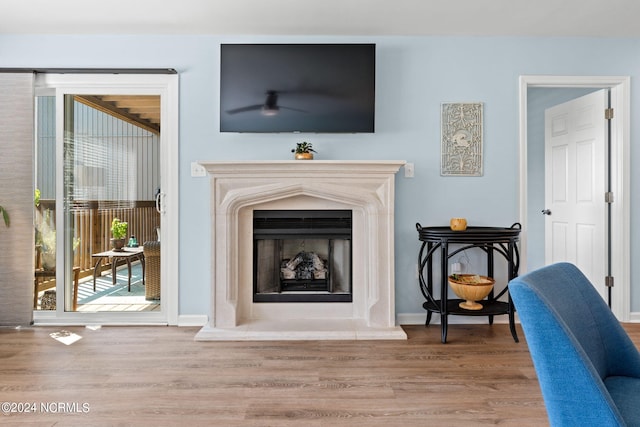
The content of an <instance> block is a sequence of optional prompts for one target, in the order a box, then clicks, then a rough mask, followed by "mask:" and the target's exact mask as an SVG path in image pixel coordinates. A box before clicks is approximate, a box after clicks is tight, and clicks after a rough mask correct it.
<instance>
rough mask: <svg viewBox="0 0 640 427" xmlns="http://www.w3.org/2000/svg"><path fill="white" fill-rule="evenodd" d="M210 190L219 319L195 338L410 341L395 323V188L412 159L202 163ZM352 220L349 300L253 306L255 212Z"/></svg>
mask: <svg viewBox="0 0 640 427" xmlns="http://www.w3.org/2000/svg"><path fill="white" fill-rule="evenodd" d="M199 163H200V164H201V165H202V166H203V167H204V168H205V169H206V170H207V172H208V174H209V176H210V186H211V205H210V206H211V208H210V209H211V212H210V213H211V245H212V247H211V254H212V256H211V262H212V265H211V270H212V274H211V311H210V315H209V320H208V323H207V324H206V325H205V326H204V327H203V328H202V329H201V330H200V331H199V332H198V334H197V335H196V340H283V339H298V340H302V339H406V334H405V333H404V331H403V330H402V328H400V327H399V326H397V325H396V319H395V282H394V181H395V174H396V172H397V171H398V170H399V169H400V167H402V166H403V165H404V163H405V162H404V161H376V160H372V161H365V160H363V161H353V160H347V161H330V160H313V161H296V160H290V161H287V160H283V161H227V162H206V161H202V162H199ZM286 209H291V210H350V211H351V212H352V242H351V250H352V266H351V270H352V271H351V274H352V293H353V298H352V301H351V302H329V303H322V302H313V303H305V302H287V303H270V304H263V303H259V302H258V303H256V302H254V301H253V234H252V227H253V213H254V211H256V210H258V211H262V210H286Z"/></svg>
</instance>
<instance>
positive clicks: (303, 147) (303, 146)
mask: <svg viewBox="0 0 640 427" xmlns="http://www.w3.org/2000/svg"><path fill="white" fill-rule="evenodd" d="M291 152H292V153H295V159H296V160H313V153H315V152H316V150H314V149H313V144H311V143H310V142H306V141H303V142H298V143H297V144H296V148H293V149H292V150H291Z"/></svg>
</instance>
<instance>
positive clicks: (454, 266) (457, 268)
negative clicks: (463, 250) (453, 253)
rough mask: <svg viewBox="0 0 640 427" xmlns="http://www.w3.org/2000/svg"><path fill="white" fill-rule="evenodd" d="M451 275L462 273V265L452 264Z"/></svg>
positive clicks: (458, 263)
mask: <svg viewBox="0 0 640 427" xmlns="http://www.w3.org/2000/svg"><path fill="white" fill-rule="evenodd" d="M449 273H451V274H459V273H462V263H460V262H452V263H451V265H450V266H449Z"/></svg>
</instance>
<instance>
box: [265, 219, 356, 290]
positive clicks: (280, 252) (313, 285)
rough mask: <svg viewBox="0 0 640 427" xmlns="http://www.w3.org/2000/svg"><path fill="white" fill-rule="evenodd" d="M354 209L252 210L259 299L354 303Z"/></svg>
mask: <svg viewBox="0 0 640 427" xmlns="http://www.w3.org/2000/svg"><path fill="white" fill-rule="evenodd" d="M351 223H352V211H350V210H255V211H253V301H254V302H352V301H353V296H352V284H351V267H352V262H351V255H352V250H351V235H352V226H351Z"/></svg>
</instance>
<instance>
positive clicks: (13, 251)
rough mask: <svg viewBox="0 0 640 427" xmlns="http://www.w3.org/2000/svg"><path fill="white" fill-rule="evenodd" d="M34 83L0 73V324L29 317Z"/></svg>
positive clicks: (28, 76) (22, 75)
mask: <svg viewBox="0 0 640 427" xmlns="http://www.w3.org/2000/svg"><path fill="white" fill-rule="evenodd" d="M33 80H34V76H33V74H32V73H0V205H2V206H3V207H4V208H5V209H6V210H7V211H8V212H9V215H10V218H11V226H10V227H9V228H5V226H4V223H0V325H27V324H30V323H31V321H32V318H33V307H32V305H33V266H34V256H35V254H34V228H33V157H34V156H33V150H34V149H33V145H34V144H33V127H34V111H33V110H34V101H33V100H34V90H33Z"/></svg>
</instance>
